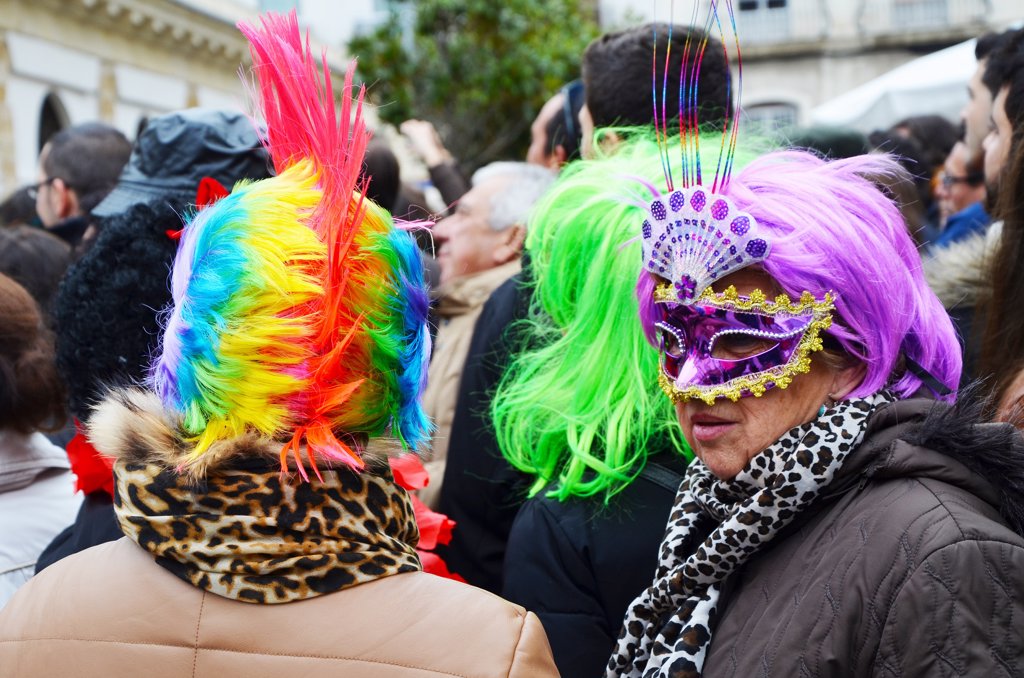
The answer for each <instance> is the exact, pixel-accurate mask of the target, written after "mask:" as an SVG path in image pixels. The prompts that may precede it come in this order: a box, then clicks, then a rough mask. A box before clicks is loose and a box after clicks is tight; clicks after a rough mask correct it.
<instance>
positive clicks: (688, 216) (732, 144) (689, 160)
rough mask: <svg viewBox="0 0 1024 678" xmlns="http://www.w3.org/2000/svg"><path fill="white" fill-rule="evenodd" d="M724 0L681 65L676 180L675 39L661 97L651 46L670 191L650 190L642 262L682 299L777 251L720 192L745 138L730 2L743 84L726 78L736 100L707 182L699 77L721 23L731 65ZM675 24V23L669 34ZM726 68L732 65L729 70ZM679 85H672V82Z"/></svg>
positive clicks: (660, 142)
mask: <svg viewBox="0 0 1024 678" xmlns="http://www.w3.org/2000/svg"><path fill="white" fill-rule="evenodd" d="M719 4H720V3H718V2H715V1H714V0H712V2H711V3H710V8H709V11H708V16H707V18H706V20H705V25H704V30H703V33H702V35H703V38H702V39H700V40H699V41H693V42H691V40H690V39H689V37H688V38H687V40H686V41H685V43H684V46H683V57H682V61H683V66H682V69H681V70H680V77H679V143H680V147H681V148H680V152H681V154H682V175H681V176H680V177H679V185H678V186H677V185H676V182H675V177H674V176H673V174H672V162H671V161H670V158H669V153H670V152H671V149H670V148H669V141H668V140H669V130H668V116H667V113H666V110H667V101H668V98H669V97H668V91H669V82H668V70H669V69H668V64H669V59H670V58H671V51H672V41H671V39H670V40H669V41H668V43H667V44H668V47H667V49H666V50H665V55H664V66H663V71H664V76H663V77H662V78H661V83H660V84H661V96H660V101H659V96H658V89H659V88H658V85H659V82H658V66H659V55H658V51H657V40H655V48H654V50H653V53H654V56H653V69H652V78H651V87H652V94H653V97H652V98H653V101H654V123H655V134H656V137H657V139H658V145H659V150H660V152H661V156H662V165H663V169H664V171H665V183H666V185H667V188H668V192H667V193H666V194H661V193H659V192H658V191H657V190H656V189H654V188H653V187H651V188H652V192H654V199H653V200H652V201H651V203H650V205H649V206H648V210H647V211H648V215H647V218H646V219H645V220H644V223H643V231H642V236H643V238H642V243H643V257H644V266H645V268H646V269H647V270H648V271H649V272H650V273H652V274H654V275H656V276H658V277H660V278H665V279H667V280H669V281H671V283H670V284H671V286H672V287H673V288H674V296H675V297H676V298H677V299H678V301H679V302H680V303H683V304H690V303H693V302H694V300H696V299H697V298H698V297H699V296H700V295H701V293H702V292H703V291H704V290H705V289H707V287H708V286H710V285H711V284H712V283H713V282H714V281H715V280H717V279H719V278H720V277H722V276H724V275H728V274H729V273H732V272H735V271H736V270H739V269H741V268H743V267H745V266H749V265H751V264H756V263H758V262H760V261H763V260H764V259H765V258H766V257H767V256H768V253H769V251H770V249H771V245H770V243H769V242H768V240H767V239H765V238H764V237H762V236H761V235H760V234H759V232H758V227H757V222H756V221H755V220H754V218H753V217H751V216H750V215H749V214H746V213H745V212H741V211H739V210H737V209H736V208H735V207H734V206H733V204H732V202H731V201H730V200H729V199H728V198H727V197H725V196H724V195H721V194H720V193H719V192H720V191H721V192H723V193H724V191H725V189H726V187H727V186H728V184H729V178H730V175H731V174H732V166H733V159H734V157H735V153H736V143H737V140H738V138H739V120H740V96H739V90H740V88H741V87H742V83H743V63H742V59H741V58H740V50H739V40H738V38H737V37H736V18H735V15H734V14H733V11H732V2H731V1H727V2H725V3H724V4H725V6H726V9H727V11H728V18H729V20H730V22H731V24H732V33H733V37H734V42H735V45H736V57H737V59H736V63H737V73H738V78H737V85H738V86H737V87H736V91H735V92H733V91H732V81H731V74H730V76H729V80H728V82H727V89H728V91H729V95H730V96H729V100H730V103H729V105H728V107H727V108H726V113H725V119H724V125H723V128H722V140H721V147H720V149H719V155H718V164H717V166H716V167H715V174H714V179H713V180H712V182H711V186H710V187H708V186H707V185H706V184H705V182H704V176H703V173H702V168H701V153H700V142H701V137H700V120H699V119H698V116H699V110H698V106H697V101H698V99H697V93H698V92H697V88H698V75H699V73H700V68H701V62H702V61H703V58H704V52H705V50H706V49H707V46H708V36H709V35H711V29H712V28H716V29H717V33H718V35H720V36H721V38H722V45H723V49H724V50H725V62H726V66H727V67H728V64H729V50H728V48H726V47H725V45H726V44H727V42H726V39H725V37H726V36H725V30H724V28H723V25H722V20H721V17H720V16H719V12H718V8H719ZM693 5H694V9H693V16H692V17H691V24H695V23H696V19H697V11H698V5H699V3H696V2H695V3H693ZM671 31H672V24H671V23H670V24H669V35H670V37H671ZM727 72H728V70H727ZM673 85H674V83H673Z"/></svg>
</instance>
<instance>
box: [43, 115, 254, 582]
mask: <svg viewBox="0 0 1024 678" xmlns="http://www.w3.org/2000/svg"><path fill="white" fill-rule="evenodd" d="M269 161H270V159H269V157H268V156H267V154H266V151H265V150H264V148H263V146H262V144H261V143H260V139H259V136H258V135H257V133H256V131H255V130H254V129H253V126H252V122H251V121H250V120H249V118H248V117H247V116H245V115H243V114H242V113H240V112H233V111H220V110H212V109H199V108H195V109H188V110H185V111H179V112H174V113H167V114H164V115H160V116H156V117H154V118H151V119H150V121H149V124H148V125H147V126H146V129H145V130H144V131H143V132H142V134H140V135H139V138H138V140H137V141H136V143H135V147H134V149H133V150H132V155H131V159H130V160H129V162H128V164H127V165H126V166H125V168H124V171H123V172H122V174H121V181H120V182H119V183H118V185H117V188H115V189H114V190H113V191H112V192H111V193H110V194H109V195H108V196H107V198H106V199H105V200H104V201H103V202H102V203H101V204H100V205H98V206H97V207H96V208H95V210H94V212H95V213H98V214H100V215H101V216H100V217H99V223H100V224H101V225H102V228H101V230H100V234H99V236H98V237H97V239H96V242H95V244H94V245H93V246H92V247H91V248H90V249H89V251H87V252H86V253H85V254H84V255H83V256H82V258H81V259H80V260H79V261H78V262H76V263H75V265H74V266H72V268H71V269H70V270H69V271H68V273H67V275H66V277H65V279H64V282H63V284H62V285H61V289H60V293H59V295H58V296H57V299H56V307H55V315H56V318H57V320H58V327H59V329H58V332H57V364H58V366H59V367H60V372H61V375H62V377H63V378H64V381H65V382H66V384H67V390H68V409H69V410H70V412H71V415H72V416H73V417H74V418H75V419H76V420H77V421H78V422H79V424H84V423H87V422H88V420H89V418H90V416H91V408H92V407H93V405H95V404H96V403H97V402H98V401H99V400H100V399H101V398H102V396H103V395H104V394H105V393H106V391H107V390H109V389H110V388H112V387H117V386H126V385H131V384H136V383H142V382H144V381H145V379H146V373H147V368H148V364H149V360H150V357H151V356H152V355H153V354H154V353H155V352H156V351H157V349H158V343H157V340H158V337H159V330H160V325H159V317H160V311H161V309H164V308H165V307H167V305H168V304H170V302H171V290H170V287H169V286H168V280H167V273H168V270H169V269H170V266H171V263H172V262H173V260H174V255H175V253H176V252H177V249H178V240H177V239H176V237H177V234H178V233H179V232H180V230H181V227H182V217H183V216H185V215H188V214H189V213H190V211H192V210H194V207H193V206H194V205H197V204H198V205H204V204H207V203H209V202H210V201H211V200H213V199H215V198H217V197H219V196H220V195H222V194H224V193H226V192H227V188H228V187H232V186H234V185H235V184H236V182H238V181H241V180H243V179H249V180H256V179H264V178H267V177H268V176H270V174H271V172H270V168H269ZM67 450H68V457H69V458H70V460H71V465H72V469H73V470H74V471H75V474H76V476H77V478H78V487H79V489H80V490H81V491H82V492H83V494H84V496H85V499H84V501H83V502H82V506H81V509H80V510H79V513H78V516H77V517H76V519H75V521H74V523H73V524H72V523H71V522H70V521H69V523H68V525H67V526H65V527H66V528H67V529H65V530H64V531H63V532H61V533H60V534H59V535H57V536H56V538H55V539H54V540H53V541H52V542H51V543H50V545H49V546H47V548H46V550H45V551H44V552H43V554H42V555H41V556H40V558H39V561H38V563H37V565H36V569H37V571H41V570H43V569H44V568H46V567H48V566H49V565H52V564H53V563H55V562H57V561H58V560H60V559H62V558H65V557H67V556H69V555H72V554H74V553H77V552H79V551H82V550H84V549H87V548H89V547H91V546H95V545H97V544H102V543H105V542H108V541H113V540H116V539H120V538H121V537H122V536H123V534H122V532H121V528H120V527H119V526H118V524H117V519H116V518H115V515H114V506H113V495H114V477H113V473H112V471H111V464H112V460H110V459H109V458H106V457H104V456H103V455H100V454H99V453H98V452H97V451H96V450H95V449H94V448H93V447H92V445H90V444H89V442H88V441H87V440H86V439H85V436H84V435H83V434H82V433H78V434H77V435H75V437H74V438H72V439H71V441H70V442H69V443H68V445H67Z"/></svg>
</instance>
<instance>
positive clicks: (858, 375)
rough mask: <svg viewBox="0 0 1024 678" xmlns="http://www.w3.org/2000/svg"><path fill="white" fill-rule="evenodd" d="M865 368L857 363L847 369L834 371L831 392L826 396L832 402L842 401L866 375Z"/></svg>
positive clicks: (862, 364)
mask: <svg viewBox="0 0 1024 678" xmlns="http://www.w3.org/2000/svg"><path fill="white" fill-rule="evenodd" d="M867 371H868V370H867V367H866V366H865V365H864V363H862V362H857V363H855V364H853V365H850V366H849V367H844V368H842V369H839V370H836V371H835V372H833V374H832V390H830V391H829V392H828V395H829V397H830V398H832V399H833V400H842V399H843V398H845V397H846V396H848V395H849V394H850V393H852V392H853V391H854V390H855V389H856V388H857V387H858V386H860V385H861V382H863V381H864V376H865V375H866V374H867Z"/></svg>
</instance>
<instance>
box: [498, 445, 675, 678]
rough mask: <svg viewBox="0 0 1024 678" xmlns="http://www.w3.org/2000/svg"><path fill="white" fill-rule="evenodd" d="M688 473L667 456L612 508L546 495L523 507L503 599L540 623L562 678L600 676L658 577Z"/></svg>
mask: <svg viewBox="0 0 1024 678" xmlns="http://www.w3.org/2000/svg"><path fill="white" fill-rule="evenodd" d="M685 470H686V460H685V459H684V458H683V457H681V456H679V455H676V454H672V453H663V454H659V455H657V456H654V457H651V458H650V459H649V460H648V462H647V465H646V466H645V468H644V470H643V471H642V472H641V474H640V475H639V476H638V477H637V478H636V479H635V480H634V481H633V482H632V483H631V484H630V485H629V486H628V487H626V489H624V490H622V491H621V492H620V493H619V494H617V495H616V496H615V497H614V498H613V499H612V501H611V502H610V503H609V505H607V506H605V505H604V504H603V503H602V502H601V501H600V499H597V498H594V499H572V500H567V501H564V502H559V501H557V500H555V499H549V498H546V497H543V496H542V495H538V496H537V497H534V498H533V499H530V500H529V501H527V502H526V503H525V504H523V507H522V509H521V510H520V511H519V515H518V516H517V517H516V520H515V524H514V525H513V526H512V533H511V535H510V536H509V540H508V552H507V554H506V556H505V585H504V588H503V589H502V596H503V597H504V598H507V599H508V600H510V601H512V602H514V603H518V604H519V605H522V606H524V607H525V608H526V609H528V610H530V611H531V612H535V613H536V614H537V616H538V617H540V620H541V623H542V624H543V625H544V631H545V632H546V633H547V635H548V641H549V642H550V643H551V651H552V653H553V654H554V657H555V664H556V665H557V666H558V670H559V672H560V673H561V675H562V678H576V677H579V678H594V677H595V676H600V675H602V672H603V671H604V667H605V665H606V664H607V662H608V657H609V656H610V655H611V653H612V650H613V649H614V646H615V640H616V638H618V635H619V629H620V628H621V627H622V618H623V617H624V616H625V614H626V608H627V607H628V606H629V604H630V603H631V602H632V601H633V599H634V598H636V596H637V595H639V594H640V592H641V591H643V590H644V589H645V588H647V586H649V585H650V583H651V580H652V579H653V578H654V571H655V567H656V566H657V562H658V547H659V545H660V544H661V540H662V537H663V536H664V534H665V524H666V523H667V522H668V516H669V511H670V510H671V508H672V502H673V500H674V499H675V495H676V490H677V489H678V487H679V483H680V482H681V481H682V478H683V473H684V471H685Z"/></svg>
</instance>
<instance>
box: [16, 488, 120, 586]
mask: <svg viewBox="0 0 1024 678" xmlns="http://www.w3.org/2000/svg"><path fill="white" fill-rule="evenodd" d="M123 536H124V533H123V532H121V526H120V525H118V524H117V516H116V515H114V501H113V500H112V499H111V498H110V495H109V494H107V493H106V492H103V491H102V490H100V491H97V492H93V493H91V494H87V495H85V499H84V500H83V501H82V506H81V508H79V509H78V515H77V516H76V517H75V522H74V524H72V525H71V526H70V527H67V528H65V529H64V531H63V532H61V533H60V534H58V535H57V536H56V537H54V538H53V541H51V542H50V545H49V546H47V547H46V548H45V549H44V550H43V552H42V554H41V555H40V556H39V560H37V561H36V574H39V573H40V572H42V571H43V569H45V568H47V567H49V566H50V565H53V564H54V563H56V562H57V561H58V560H61V559H63V558H67V557H68V556H71V555H74V554H76V553H78V552H79V551H84V550H85V549H87V548H92V547H93V546H98V545H100V544H105V543H107V542H108V541H116V540H118V539H120V538H121V537H123Z"/></svg>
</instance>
